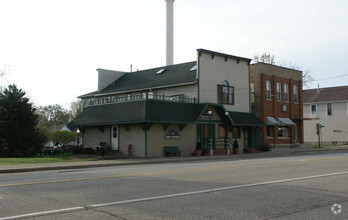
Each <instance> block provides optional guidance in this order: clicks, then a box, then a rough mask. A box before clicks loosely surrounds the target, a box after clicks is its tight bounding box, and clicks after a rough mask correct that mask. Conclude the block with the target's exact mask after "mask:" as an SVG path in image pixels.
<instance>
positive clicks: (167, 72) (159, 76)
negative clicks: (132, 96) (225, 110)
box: [79, 61, 197, 98]
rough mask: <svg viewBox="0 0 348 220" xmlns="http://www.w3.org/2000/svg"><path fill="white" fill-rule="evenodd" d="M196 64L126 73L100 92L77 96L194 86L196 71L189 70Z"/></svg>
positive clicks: (190, 63) (189, 63) (194, 62)
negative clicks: (183, 85) (184, 85)
mask: <svg viewBox="0 0 348 220" xmlns="http://www.w3.org/2000/svg"><path fill="white" fill-rule="evenodd" d="M196 63H197V62H196V61H192V62H187V63H181V64H175V65H169V66H163V67H157V68H153V69H148V70H142V71H137V72H131V73H126V74H124V75H123V76H122V77H120V78H118V79H117V80H115V81H113V82H110V84H109V85H108V86H106V87H105V88H104V89H102V90H101V91H99V92H98V91H96V92H92V93H88V94H85V95H82V96H79V98H86V97H93V96H100V95H106V94H112V93H121V92H130V91H139V90H146V89H153V88H161V87H171V86H178V85H182V84H191V83H192V84H194V83H196V71H190V69H191V68H192V67H194V66H195V65H196ZM160 70H162V71H160Z"/></svg>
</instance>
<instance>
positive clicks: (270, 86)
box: [266, 80, 272, 100]
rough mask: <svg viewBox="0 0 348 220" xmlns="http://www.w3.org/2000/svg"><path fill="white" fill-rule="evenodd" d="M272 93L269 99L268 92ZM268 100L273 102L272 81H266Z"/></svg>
mask: <svg viewBox="0 0 348 220" xmlns="http://www.w3.org/2000/svg"><path fill="white" fill-rule="evenodd" d="M268 83H269V84H270V85H269V90H268ZM268 91H270V97H269V98H268V96H267V92H268ZM266 99H267V100H272V82H271V80H266Z"/></svg>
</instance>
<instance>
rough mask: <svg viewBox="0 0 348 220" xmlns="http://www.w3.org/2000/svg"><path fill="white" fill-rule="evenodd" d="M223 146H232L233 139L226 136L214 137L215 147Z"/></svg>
mask: <svg viewBox="0 0 348 220" xmlns="http://www.w3.org/2000/svg"><path fill="white" fill-rule="evenodd" d="M217 146H223V148H231V147H232V146H233V139H232V138H230V137H227V138H215V147H217Z"/></svg>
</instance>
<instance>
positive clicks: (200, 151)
mask: <svg viewBox="0 0 348 220" xmlns="http://www.w3.org/2000/svg"><path fill="white" fill-rule="evenodd" d="M193 155H195V156H201V155H202V150H195V151H194V152H193Z"/></svg>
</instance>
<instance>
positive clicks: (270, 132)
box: [267, 125, 274, 137]
mask: <svg viewBox="0 0 348 220" xmlns="http://www.w3.org/2000/svg"><path fill="white" fill-rule="evenodd" d="M273 130H274V126H273V125H267V137H273Z"/></svg>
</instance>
